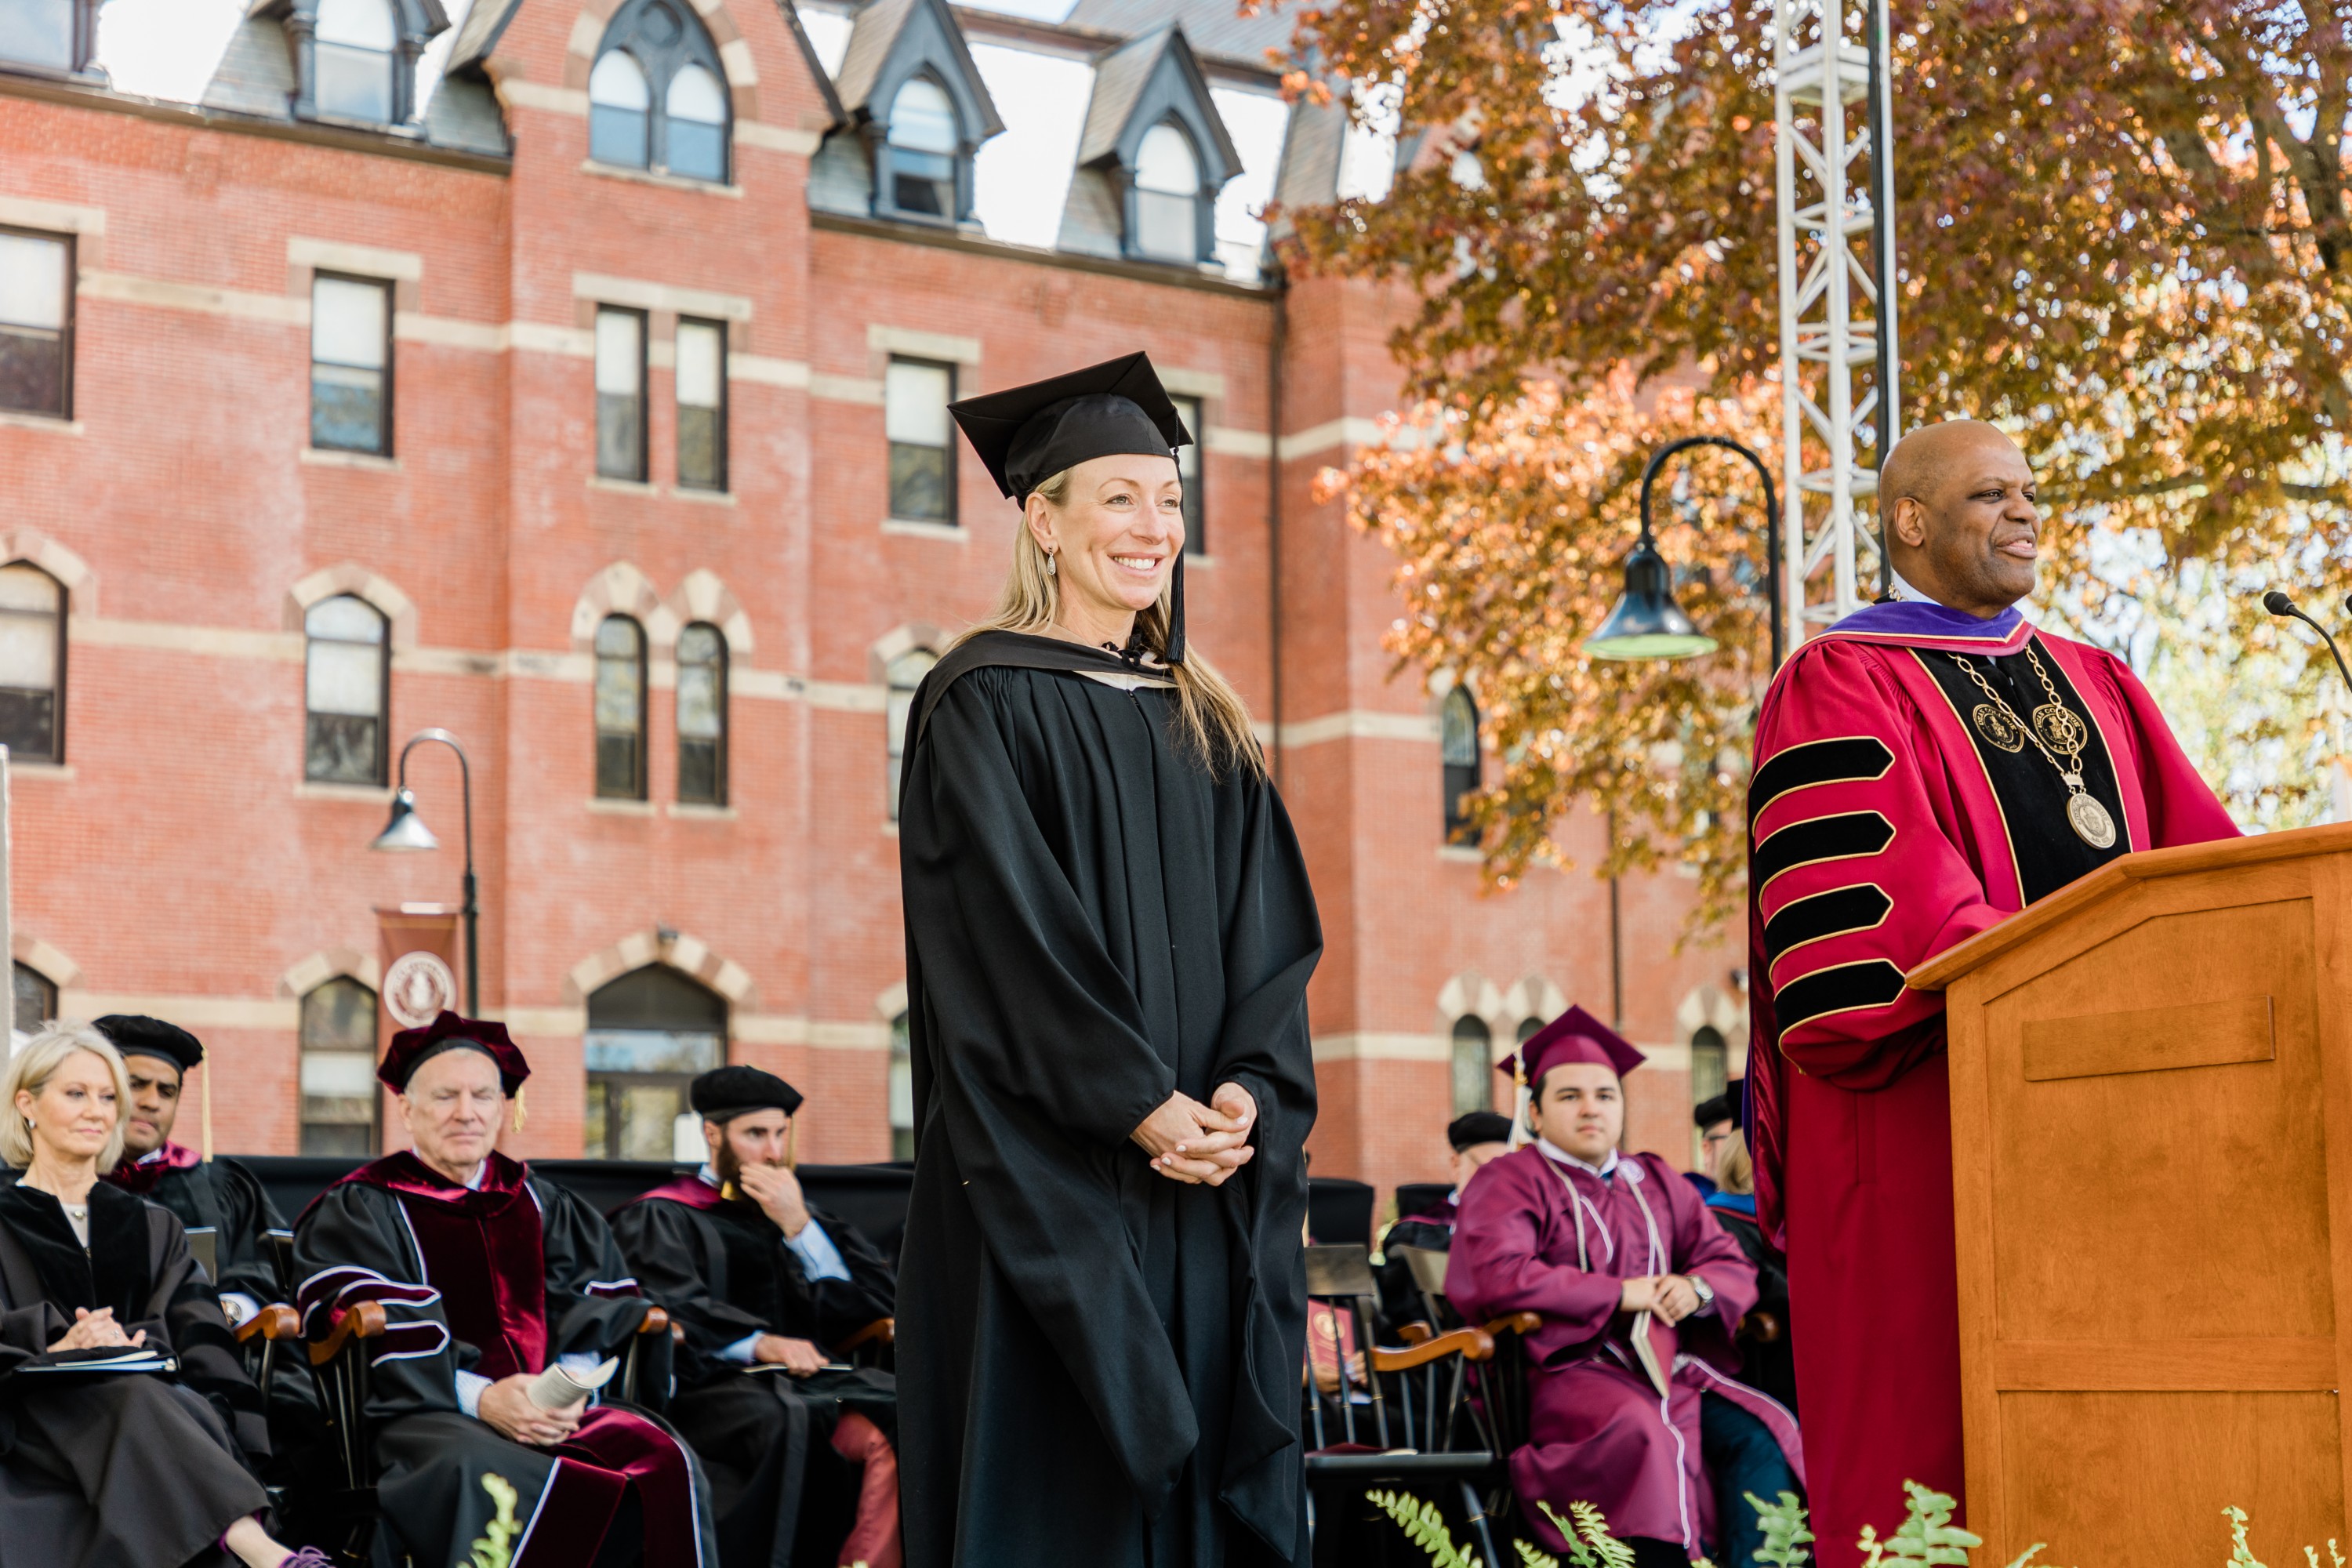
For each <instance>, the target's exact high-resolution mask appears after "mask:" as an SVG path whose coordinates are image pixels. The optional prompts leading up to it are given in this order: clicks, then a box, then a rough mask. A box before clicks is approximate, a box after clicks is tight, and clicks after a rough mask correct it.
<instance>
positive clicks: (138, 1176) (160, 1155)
mask: <svg viewBox="0 0 2352 1568" xmlns="http://www.w3.org/2000/svg"><path fill="white" fill-rule="evenodd" d="M95 1027H96V1028H97V1030H98V1032H99V1033H100V1034H101V1035H104V1036H105V1037H107V1038H108V1039H110V1040H111V1041H113V1042H114V1048H115V1049H116V1050H118V1051H120V1052H121V1053H122V1066H123V1070H124V1071H125V1072H126V1073H128V1074H129V1075H130V1079H131V1103H130V1104H129V1105H127V1106H125V1107H124V1108H123V1121H122V1163H121V1164H119V1165H117V1166H115V1168H114V1169H113V1170H111V1171H110V1172H108V1173H107V1174H106V1179H107V1180H108V1181H109V1182H110V1183H112V1184H114V1185H116V1186H118V1187H121V1188H122V1189H123V1190H124V1191H125V1192H130V1193H136V1194H138V1195H139V1196H141V1197H142V1198H145V1199H146V1200H147V1201H148V1202H150V1203H154V1204H161V1205H163V1207H165V1208H167V1209H170V1210H171V1211H172V1212H173V1214H174V1215H178V1216H179V1219H180V1223H181V1224H182V1225H183V1226H186V1227H187V1230H188V1233H189V1234H190V1236H192V1237H193V1236H195V1235H197V1234H198V1233H200V1232H205V1231H209V1232H211V1233H212V1237H213V1255H214V1258H215V1261H216V1264H217V1267H215V1268H214V1269H213V1270H212V1273H213V1284H214V1285H215V1287H217V1288H218V1289H219V1291H220V1299H221V1310H222V1312H223V1313H225V1314H226V1316H227V1318H228V1321H230V1322H231V1323H241V1322H244V1321H246V1320H247V1319H248V1318H250V1317H252V1316H253V1315H254V1314H255V1313H256V1312H257V1311H259V1310H261V1306H262V1303H264V1302H266V1301H276V1300H283V1299H284V1296H285V1291H284V1289H282V1288H281V1287H280V1285H279V1284H278V1267H277V1265H276V1264H275V1263H273V1262H272V1261H271V1260H270V1257H269V1244H268V1234H269V1233H270V1232H271V1231H281V1232H282V1231H284V1230H285V1228H286V1221H285V1220H284V1219H283V1218H282V1217H280V1216H279V1215H278V1206H277V1205H275V1204H273V1203H271V1202H270V1201H269V1194H268V1193H266V1192H264V1191H263V1190H262V1186H261V1182H260V1180H259V1178H257V1177H256V1176H255V1175H254V1173H252V1172H251V1171H248V1170H247V1169H246V1168H245V1167H244V1166H243V1165H240V1164H238V1163H236V1161H235V1160H215V1159H213V1158H211V1152H210V1151H209V1150H207V1151H205V1152H204V1153H202V1154H199V1153H198V1152H196V1151H195V1150H194V1149H190V1148H187V1147H185V1146H184V1145H183V1144H179V1143H175V1142H173V1141H172V1130H173V1126H174V1125H175V1124H176V1123H177V1122H178V1121H179V1116H180V1089H181V1085H182V1083H183V1080H184V1079H185V1077H186V1075H187V1074H188V1072H189V1071H190V1070H192V1069H193V1068H195V1067H197V1066H198V1065H199V1064H201V1063H202V1062H203V1061H204V1059H205V1047H204V1043H203V1042H202V1041H200V1040H198V1039H197V1038H196V1037H195V1036H194V1035H192V1034H190V1033H188V1031H187V1030H185V1029H183V1028H181V1027H180V1026H178V1025H177V1024H167V1023H165V1022H164V1021H163V1019H161V1018H145V1017H140V1016H135V1015H131V1014H123V1013H111V1014H109V1015H108V1016H105V1017H103V1018H100V1019H99V1020H98V1022H97V1024H96V1025H95Z"/></svg>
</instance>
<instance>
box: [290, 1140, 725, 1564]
mask: <svg viewBox="0 0 2352 1568" xmlns="http://www.w3.org/2000/svg"><path fill="white" fill-rule="evenodd" d="M428 1205H429V1206H430V1207H431V1208H432V1209H433V1210H434V1211H436V1212H429V1213H428V1212H425V1211H426V1209H427V1208H428ZM534 1241H535V1242H536V1243H537V1245H536V1246H534V1245H532V1243H533V1242H534ZM420 1248H421V1249H420ZM294 1258H295V1265H296V1269H297V1272H298V1273H299V1275H300V1276H301V1282H300V1289H299V1291H298V1293H297V1298H296V1302H295V1306H296V1308H297V1310H299V1311H300V1312H301V1313H302V1315H303V1327H304V1330H305V1331H306V1333H307V1334H308V1335H310V1337H313V1338H320V1337H323V1336H324V1335H325V1334H326V1333H327V1332H328V1331H329V1330H330V1328H331V1325H332V1321H333V1319H334V1317H335V1315H336V1314H337V1313H338V1312H340V1311H341V1310H346V1309H348V1308H350V1307H352V1306H353V1305H355V1304H356V1303H358V1302H361V1301H368V1300H373V1301H378V1302H381V1303H382V1304H383V1308H384V1311H385V1316H386V1318H387V1320H388V1327H387V1330H386V1331H385V1333H384V1334H383V1336H382V1337H380V1338H378V1339H375V1340H371V1341H367V1342H365V1343H366V1345H367V1346H368V1353H369V1355H370V1358H371V1359H370V1362H369V1372H368V1408H367V1415H368V1419H369V1423H370V1426H371V1429H372V1430H373V1434H374V1439H375V1459H376V1463H377V1464H378V1466H379V1467H380V1468H381V1475H380V1477H379V1479H378V1481H377V1495H378V1498H379V1500H380V1501H381V1503H382V1505H383V1517H384V1520H385V1522H386V1523H387V1524H388V1525H389V1526H390V1527H391V1529H392V1530H393V1531H394V1533H396V1534H397V1535H398V1536H399V1538H400V1540H401V1541H402V1542H403V1543H404V1544H405V1546H406V1547H407V1549H408V1550H409V1552H411V1553H413V1554H414V1555H415V1557H416V1558H417V1559H418V1561H419V1562H420V1563H433V1564H436V1565H438V1564H441V1563H450V1562H453V1561H454V1562H460V1563H462V1562H463V1561H464V1560H465V1553H466V1551H467V1547H468V1545H469V1544H470V1543H471V1542H473V1541H474V1540H475V1539H476V1538H477V1537H478V1536H480V1535H482V1534H483V1533H484V1531H486V1530H487V1528H488V1524H489V1521H490V1520H491V1518H492V1517H493V1514H494V1512H495V1509H494V1507H493V1505H492V1503H491V1500H490V1498H489V1496H488V1493H486V1492H485V1491H483V1489H482V1486H481V1479H482V1477H483V1476H485V1475H497V1476H499V1477H502V1478H503V1479H505V1480H506V1481H507V1482H508V1484H509V1485H510V1486H512V1487H513V1488H514V1489H515V1490H516V1491H517V1492H518V1493H519V1494H520V1500H519V1501H518V1502H517V1504H516V1508H515V1512H516V1517H517V1518H518V1519H519V1520H523V1521H529V1523H528V1526H527V1530H526V1533H525V1534H524V1536H523V1537H522V1538H521V1540H520V1542H518V1543H517V1550H516V1565H517V1568H572V1564H574V1563H578V1564H581V1565H583V1568H584V1565H585V1564H587V1563H590V1562H591V1561H592V1560H593V1559H594V1557H595V1555H596V1552H597V1549H598V1547H599V1545H600V1543H601V1542H602V1541H603V1538H604V1534H605V1532H606V1530H607V1529H608V1527H609V1526H610V1524H611V1522H612V1521H613V1520H614V1518H615V1517H616V1513H615V1510H617V1509H618V1508H619V1506H620V1500H621V1490H622V1480H621V1479H616V1478H625V1480H626V1481H628V1482H630V1483H635V1484H636V1485H638V1486H639V1487H641V1488H642V1487H644V1486H646V1484H648V1482H649V1481H650V1482H653V1483H655V1484H659V1483H661V1482H663V1481H665V1480H672V1481H674V1480H677V1479H681V1478H682V1479H684V1480H685V1481H686V1482H687V1483H688V1485H689V1487H690V1491H691V1498H690V1508H687V1509H681V1510H679V1512H680V1513H681V1515H684V1514H688V1513H690V1516H691V1521H690V1527H681V1528H678V1529H676V1530H667V1531H665V1530H662V1529H659V1528H658V1524H659V1521H656V1519H655V1518H654V1511H655V1510H653V1508H652V1507H651V1506H650V1505H648V1507H647V1509H646V1521H645V1522H646V1542H645V1559H644V1562H645V1568H688V1565H689V1564H696V1563H703V1564H708V1563H716V1562H717V1561H718V1556H717V1548H716V1544H715V1542H713V1540H712V1538H711V1536H710V1533H709V1531H710V1508H709V1489H708V1486H707V1484H706V1483H705V1481H704V1480H703V1478H702V1474H701V1471H700V1469H699V1468H698V1467H696V1466H695V1465H694V1464H693V1456H692V1453H691V1451H690V1450H688V1448H687V1447H686V1446H685V1444H684V1443H683V1442H682V1441H680V1440H679V1438H678V1436H677V1434H676V1433H675V1432H674V1431H672V1430H671V1429H670V1428H669V1426H667V1425H666V1424H664V1423H662V1422H661V1421H659V1420H657V1419H656V1418H655V1417H653V1416H652V1415H647V1414H646V1413H645V1412H642V1411H636V1410H630V1409H625V1408H624V1407H622V1406H619V1405H612V1404H610V1403H607V1404H605V1405H600V1406H599V1407H598V1408H596V1409H593V1410H592V1411H590V1413H589V1415H588V1418H587V1420H586V1422H584V1423H583V1427H582V1435H581V1436H582V1440H581V1441H579V1442H576V1443H571V1444H566V1445H562V1446H561V1447H558V1448H552V1449H551V1448H539V1447H527V1446H525V1445H523V1444H520V1443H512V1442H509V1441H508V1440H507V1439H506V1438H504V1437H502V1436H499V1434H498V1432H497V1431H496V1430H495V1429H493V1428H492V1427H490V1426H488V1425H487V1424H486V1423H484V1422H481V1421H478V1420H477V1419H475V1418H474V1417H472V1416H469V1415H466V1414H464V1412H463V1409H462V1408H461V1406H460V1405H458V1402H457V1373H458V1372H459V1371H460V1370H461V1369H462V1370H466V1371H476V1370H477V1369H478V1370H479V1372H480V1373H481V1374H482V1375H491V1374H493V1373H509V1372H513V1371H518V1370H520V1371H524V1372H530V1373H536V1372H538V1371H540V1370H541V1366H542V1365H544V1364H549V1363H553V1362H554V1361H555V1359H556V1358H557V1357H559V1356H562V1355H565V1354H570V1353H572V1352H587V1353H593V1354H596V1355H600V1356H612V1355H618V1354H620V1353H622V1352H623V1351H624V1350H625V1349H626V1348H627V1346H628V1345H629V1344H630V1342H631V1341H632V1339H633V1338H634V1336H635V1333H636V1331H637V1326H638V1325H639V1324H640V1323H641V1322H643V1321H644V1320H645V1314H646V1308H647V1307H648V1306H649V1305H650V1304H651V1303H649V1302H648V1301H647V1300H646V1299H645V1298H644V1297H642V1296H640V1295H639V1294H638V1293H637V1287H636V1282H635V1279H633V1278H631V1276H630V1274H629V1272H628V1265H627V1263H626V1261H625V1259H624V1258H622V1256H621V1251H620V1247H619V1246H618V1245H617V1244H616V1243H615V1242H614V1239H613V1233H612V1231H611V1229H610V1228H609V1227H607V1226H606V1225H605V1224H604V1217H603V1216H602V1215H599V1214H597V1213H596V1211H595V1210H594V1209H593V1208H591V1207H589V1206H588V1205H586V1204H584V1203H583V1202H582V1201H581V1200H580V1199H579V1198H577V1197H575V1196H573V1195H572V1193H570V1192H569V1191H567V1190H566V1189H564V1188H562V1187H561V1186H558V1185H557V1184H554V1183H552V1182H548V1181H544V1180H542V1179H541V1178H539V1177H537V1176H534V1175H531V1174H530V1171H529V1168H528V1167H527V1166H523V1165H520V1164H518V1163H516V1162H514V1161H512V1160H509V1159H508V1158H507V1157H506V1156H505V1155H503V1154H496V1153H494V1154H492V1155H491V1156H490V1170H489V1172H488V1175H487V1176H486V1177H485V1179H484V1181H483V1183H482V1189H481V1190H479V1191H474V1190H469V1189H467V1188H464V1187H459V1186H457V1184H454V1183H451V1182H448V1181H446V1180H444V1179H442V1178H441V1177H439V1176H437V1175H436V1174H435V1173H432V1172H431V1171H429V1170H427V1169H426V1168H425V1166H424V1165H423V1163H421V1162H419V1161H418V1160H417V1159H416V1158H415V1155H413V1154H410V1153H405V1152H403V1153H398V1154H390V1155H386V1156H385V1157H384V1158H383V1159H381V1160H378V1161H375V1162H373V1163H371V1164H368V1165H365V1166H362V1167H361V1168H360V1169H359V1170H358V1171H356V1172H354V1173H352V1175H351V1176H349V1177H346V1178H345V1179H344V1180H343V1181H342V1182H341V1183H339V1184H336V1185H334V1186H331V1187H329V1188H328V1189H327V1190H326V1191H325V1192H324V1193H321V1194H320V1195H319V1197H318V1198H317V1199H316V1200H315V1201H314V1202H313V1203H312V1204H311V1205H310V1207H309V1208H308V1209H307V1210H305V1211H304V1212H303V1215H302V1217H301V1218H300V1219H299V1221H297V1222H296V1224H295V1228H294ZM493 1303H495V1304H493ZM453 1322H455V1323H466V1324H479V1325H488V1326H487V1327H476V1328H473V1329H472V1330H471V1332H472V1333H473V1334H474V1336H475V1338H476V1339H481V1340H491V1341H493V1342H492V1343H489V1344H482V1343H477V1342H473V1341H472V1340H468V1339H465V1338H461V1337H459V1336H458V1335H457V1333H455V1332H453V1331H452V1324H453ZM661 1344H662V1345H665V1346H666V1345H667V1337H666V1336H664V1337H663V1338H662V1340H661ZM518 1361H529V1362H534V1363H540V1364H532V1365H523V1366H518V1365H516V1364H515V1363H516V1362H518ZM660 1375H667V1373H666V1369H665V1371H664V1372H663V1373H661V1374H660ZM656 1467H667V1469H668V1470H669V1471H671V1472H675V1473H674V1474H670V1475H668V1476H666V1477H665V1476H654V1475H652V1474H651V1471H652V1470H653V1469H654V1468H656Z"/></svg>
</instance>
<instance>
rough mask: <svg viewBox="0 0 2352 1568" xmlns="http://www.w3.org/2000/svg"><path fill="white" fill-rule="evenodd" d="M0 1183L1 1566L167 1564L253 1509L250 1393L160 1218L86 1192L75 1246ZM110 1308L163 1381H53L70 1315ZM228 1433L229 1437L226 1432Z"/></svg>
mask: <svg viewBox="0 0 2352 1568" xmlns="http://www.w3.org/2000/svg"><path fill="white" fill-rule="evenodd" d="M15 1176H16V1173H8V1177H7V1184H6V1185H5V1187H0V1568H19V1564H26V1565H29V1564H35V1563H37V1564H40V1565H41V1568H77V1565H79V1564H90V1565H92V1568H97V1565H100V1564H103V1565H105V1568H181V1565H182V1564H184V1563H189V1562H191V1561H206V1562H209V1561H210V1558H209V1557H200V1553H205V1552H208V1551H209V1549H210V1547H211V1545H212V1543H213V1542H215V1541H217V1540H218V1539H219V1537H220V1534H221V1532H222V1531H225V1530H226V1529H227V1528H228V1527H229V1526H230V1525H231V1524H233V1523H235V1522H236V1521H237V1520H239V1519H242V1518H244V1517H245V1516H246V1515H247V1514H250V1513H254V1512H256V1511H257V1510H260V1509H261V1508H262V1507H263V1506H264V1505H265V1504H266V1502H267V1501H268V1498H267V1495H266V1494H265V1493H264V1492H263V1490H262V1489H261V1483H260V1482H259V1481H257V1480H256V1479H254V1478H253V1476H252V1475H251V1474H250V1473H249V1471H248V1470H247V1468H246V1464H245V1462H244V1461H243V1459H242V1458H240V1456H239V1453H238V1447H239V1439H240V1438H242V1439H243V1440H244V1441H245V1442H246V1443H247V1444H249V1445H250V1446H251V1450H252V1451H253V1452H255V1453H266V1452H267V1451H268V1433H267V1431H266V1429H265V1428H264V1426H263V1425H262V1420H261V1396H260V1394H259V1392H258V1391H257V1390H256V1389H255V1388H254V1386H253V1384H251V1383H250V1382H249V1381H247V1378H246V1375H245V1371H244V1367H243V1363H242V1362H241V1360H240V1359H239V1357H238V1354H237V1351H236V1342H235V1341H234V1340H233V1339H232V1338H231V1336H230V1334H229V1330H228V1324H227V1321H226V1320H224V1319H223V1318H222V1317H221V1313H220V1302H219V1300H218V1298H216V1297H215V1295H214V1294H213V1290H212V1287H211V1286H210V1285H209V1284H208V1283H206V1281H205V1276H204V1272H203V1270H202V1269H201V1268H198V1267H197V1265H196V1261H195V1258H194V1257H193V1256H192V1255H191V1254H190V1253H189V1251H188V1240H187V1236H186V1234H185V1232H184V1231H183V1230H182V1229H181V1227H180V1222H179V1221H178V1220H177V1219H176V1218H174V1217H173V1215H171V1214H170V1213H169V1212H167V1211H165V1210H163V1209H162V1208H159V1207H156V1206H155V1205H151V1204H148V1203H146V1202H144V1201H142V1200H141V1199H139V1198H136V1197H133V1196H131V1194H128V1193H125V1192H121V1191H120V1190H118V1189H116V1188H114V1187H110V1186H107V1185H106V1184H103V1183H100V1184H99V1185H98V1186H96V1187H95V1188H93V1189H92V1190H91V1192H90V1195H89V1248H88V1249H87V1250H84V1248H83V1247H82V1245H81V1242H80V1240H79V1238H78V1237H75V1235H74V1233H73V1227H72V1226H70V1225H68V1223H67V1221H66V1216H65V1211H64V1210H63V1209H62V1208H61V1207H59V1206H58V1201H57V1199H56V1198H54V1197H52V1196H50V1195H49V1194H47V1193H40V1192H35V1191H34V1190H32V1189H31V1188H29V1187H19V1186H17V1185H16V1184H15ZM77 1307H82V1308H88V1309H90V1310H97V1309H99V1308H101V1307H111V1308H112V1309H113V1310H114V1316H115V1321H117V1322H119V1323H120V1324H121V1325H122V1327H123V1330H124V1331H126V1332H130V1333H138V1332H142V1331H143V1332H144V1333H145V1335H146V1344H147V1345H149V1346H151V1347H153V1348H155V1349H158V1350H160V1351H163V1352H165V1353H168V1354H170V1355H173V1356H174V1357H176V1358H177V1359H178V1361H179V1363H180V1371H179V1372H178V1373H176V1374H166V1373H112V1374H85V1375H82V1376H79V1377H73V1378H57V1377H54V1376H49V1375H45V1374H39V1373H35V1372H34V1371H33V1369H35V1368H37V1367H41V1366H44V1365H50V1364H55V1363H58V1362H60V1361H71V1360H72V1359H74V1355H73V1354H72V1353H70V1352H69V1353H68V1354H66V1355H64V1356H53V1355H51V1354H50V1353H49V1351H48V1347H49V1346H50V1345H52V1344H55V1343H56V1342H58V1339H60V1338H62V1337H63V1336H64V1334H65V1332H66V1331H67V1329H68V1328H69V1327H70V1326H71V1325H72V1323H73V1321H74V1316H73V1314H74V1309H75V1308H77ZM232 1432H234V1433H235V1434H236V1436H232Z"/></svg>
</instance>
